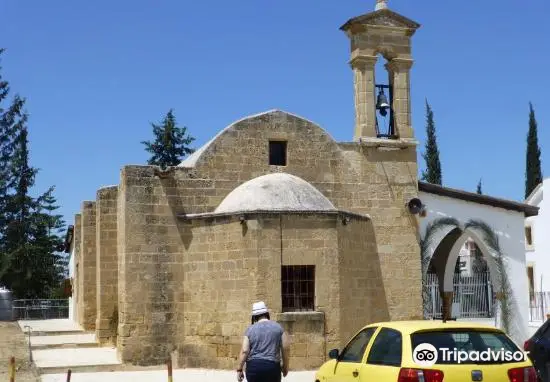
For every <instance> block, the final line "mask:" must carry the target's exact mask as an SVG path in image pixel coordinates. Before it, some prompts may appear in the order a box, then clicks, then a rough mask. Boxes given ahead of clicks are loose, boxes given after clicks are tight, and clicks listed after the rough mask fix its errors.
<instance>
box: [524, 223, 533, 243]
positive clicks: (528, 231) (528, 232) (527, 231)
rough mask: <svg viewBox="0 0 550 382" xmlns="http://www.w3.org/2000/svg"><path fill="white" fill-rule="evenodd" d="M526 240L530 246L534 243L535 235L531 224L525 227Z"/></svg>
mask: <svg viewBox="0 0 550 382" xmlns="http://www.w3.org/2000/svg"><path fill="white" fill-rule="evenodd" d="M525 242H526V243H527V245H528V246H531V245H533V235H532V232H531V227H529V226H527V227H525Z"/></svg>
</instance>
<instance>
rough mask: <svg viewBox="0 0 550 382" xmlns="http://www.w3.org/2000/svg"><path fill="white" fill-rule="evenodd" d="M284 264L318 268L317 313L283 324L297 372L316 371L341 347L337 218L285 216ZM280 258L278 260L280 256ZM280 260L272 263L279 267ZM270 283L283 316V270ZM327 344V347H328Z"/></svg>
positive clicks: (288, 317) (285, 318)
mask: <svg viewBox="0 0 550 382" xmlns="http://www.w3.org/2000/svg"><path fill="white" fill-rule="evenodd" d="M281 223H282V236H281V238H282V248H283V250H282V264H281V265H315V306H314V308H315V312H307V313H300V314H299V315H300V316H298V315H297V314H295V313H282V315H280V318H279V320H280V323H281V324H282V325H283V327H284V328H285V330H286V331H287V332H288V333H289V335H290V341H291V345H290V364H291V368H292V369H293V370H308V369H314V368H317V367H319V366H321V364H322V363H323V362H324V361H325V358H326V355H325V352H326V349H327V347H329V346H332V347H338V346H337V345H336V346H333V345H335V344H339V343H340V333H339V330H338V329H339V328H340V320H341V318H342V315H341V310H340V309H339V307H340V299H341V296H340V288H339V283H340V280H339V277H338V273H339V269H338V264H339V259H338V256H339V253H338V236H337V228H336V227H337V225H338V224H339V223H338V221H337V219H336V217H334V216H326V215H322V214H315V215H305V216H304V215H283V216H282V218H281ZM277 257H278V256H277ZM277 257H275V258H274V259H273V260H272V261H273V262H274V263H276V260H277ZM278 268H279V269H278V270H277V271H276V272H273V275H272V277H270V278H269V281H270V282H271V280H273V281H272V282H273V284H274V287H273V289H271V290H272V294H271V298H272V300H273V301H276V302H277V303H276V304H274V306H273V308H274V309H275V311H276V312H282V306H281V267H280V266H279V267H278ZM325 342H326V343H325Z"/></svg>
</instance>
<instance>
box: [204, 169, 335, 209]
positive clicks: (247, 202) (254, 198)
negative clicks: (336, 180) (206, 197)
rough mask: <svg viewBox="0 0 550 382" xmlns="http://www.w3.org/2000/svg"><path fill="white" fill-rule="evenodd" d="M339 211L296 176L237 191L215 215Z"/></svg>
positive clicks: (257, 181) (271, 177) (258, 181)
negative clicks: (258, 212)
mask: <svg viewBox="0 0 550 382" xmlns="http://www.w3.org/2000/svg"><path fill="white" fill-rule="evenodd" d="M258 210H260V211H336V208H335V207H334V205H333V204H332V203H331V202H330V200H328V199H327V198H326V197H325V196H324V195H323V194H321V192H319V190H317V189H316V188H315V187H313V186H312V185H311V184H309V183H308V182H306V181H305V180H303V179H302V178H299V177H297V176H294V175H290V174H285V173H274V174H268V175H262V176H260V177H257V178H254V179H252V180H249V181H248V182H245V183H243V184H241V185H240V186H238V187H237V188H235V189H234V190H233V191H231V192H230V193H229V195H227V196H226V197H225V199H224V200H223V201H222V202H221V203H220V205H219V206H218V208H216V210H215V213H231V212H247V211H258Z"/></svg>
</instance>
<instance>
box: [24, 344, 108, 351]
mask: <svg viewBox="0 0 550 382" xmlns="http://www.w3.org/2000/svg"><path fill="white" fill-rule="evenodd" d="M97 347H99V344H98V343H96V342H94V343H80V344H42V345H34V344H32V343H31V349H32V350H44V349H68V348H97Z"/></svg>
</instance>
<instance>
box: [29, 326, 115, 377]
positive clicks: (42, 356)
mask: <svg viewBox="0 0 550 382" xmlns="http://www.w3.org/2000/svg"><path fill="white" fill-rule="evenodd" d="M19 326H20V327H21V330H22V331H23V332H24V333H25V334H27V333H28V332H29V327H30V348H31V352H32V358H33V361H34V364H35V365H36V367H37V369H38V371H39V372H40V374H42V375H43V374H64V375H66V373H67V371H68V370H69V369H70V370H71V373H79V372H99V371H119V370H122V369H123V365H122V363H121V362H120V361H119V360H118V358H117V352H116V348H114V347H112V346H105V347H100V346H99V345H98V343H97V342H96V338H95V333H94V332H86V331H84V330H83V329H82V328H81V327H80V326H78V324H76V323H75V322H73V321H70V320H67V319H56V320H40V321H34V320H33V321H19ZM26 338H27V341H28V340H29V337H28V335H27V336H26Z"/></svg>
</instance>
